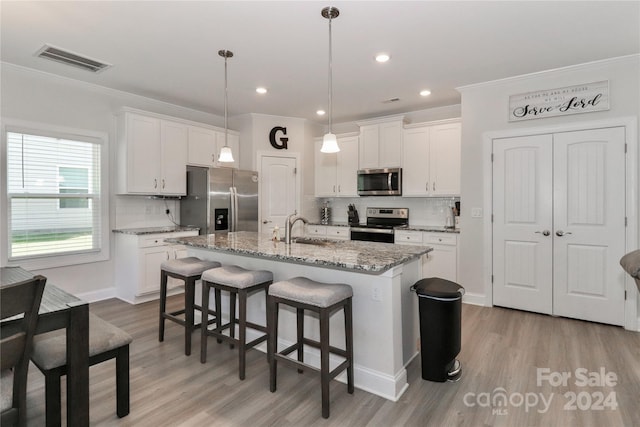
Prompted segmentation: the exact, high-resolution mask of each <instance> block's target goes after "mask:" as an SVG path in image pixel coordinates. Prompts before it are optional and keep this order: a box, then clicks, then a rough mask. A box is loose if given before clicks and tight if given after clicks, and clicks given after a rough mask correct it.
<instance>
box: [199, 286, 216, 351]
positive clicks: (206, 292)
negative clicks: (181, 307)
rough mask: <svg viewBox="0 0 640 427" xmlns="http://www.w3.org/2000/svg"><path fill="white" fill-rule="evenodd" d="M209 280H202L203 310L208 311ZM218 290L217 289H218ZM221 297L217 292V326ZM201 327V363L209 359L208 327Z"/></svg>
mask: <svg viewBox="0 0 640 427" xmlns="http://www.w3.org/2000/svg"><path fill="white" fill-rule="evenodd" d="M209 289H210V288H209V282H206V281H204V280H203V281H202V311H203V312H205V313H206V312H207V311H208V310H209ZM216 292H217V291H216ZM218 301H220V299H219V298H217V294H216V313H217V315H216V326H218V324H219V323H220V311H218V310H217V307H218V304H219V303H218ZM203 326H204V327H202V328H200V363H205V362H206V361H207V332H208V331H209V330H208V329H207V326H206V325H203Z"/></svg>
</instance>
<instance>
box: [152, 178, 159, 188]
mask: <svg viewBox="0 0 640 427" xmlns="http://www.w3.org/2000/svg"><path fill="white" fill-rule="evenodd" d="M153 188H158V180H157V179H156V178H153Z"/></svg>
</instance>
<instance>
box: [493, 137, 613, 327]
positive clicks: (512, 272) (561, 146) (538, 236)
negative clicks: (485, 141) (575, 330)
mask: <svg viewBox="0 0 640 427" xmlns="http://www.w3.org/2000/svg"><path fill="white" fill-rule="evenodd" d="M493 153H494V165H493V214H494V223H493V275H494V284H493V302H494V304H495V305H501V306H506V307H512V308H518V309H523V310H530V311H535V312H539V313H547V314H554V315H557V316H565V317H572V318H577V319H583V320H590V321H596V322H603V323H609V324H614V325H623V324H624V307H625V305H624V283H625V277H624V271H623V270H622V269H621V268H620V266H619V265H618V260H619V259H620V258H621V257H622V256H623V255H624V253H625V174H626V172H625V130H624V128H623V127H618V128H605V129H594V130H585V131H575V132H560V133H556V134H548V135H536V136H526V137H517V138H504V139H496V140H494V142H493Z"/></svg>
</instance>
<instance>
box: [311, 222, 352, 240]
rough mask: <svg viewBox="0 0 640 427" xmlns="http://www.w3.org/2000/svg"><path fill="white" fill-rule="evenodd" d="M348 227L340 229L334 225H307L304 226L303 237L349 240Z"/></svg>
mask: <svg viewBox="0 0 640 427" xmlns="http://www.w3.org/2000/svg"><path fill="white" fill-rule="evenodd" d="M350 230H351V229H350V228H349V227H341V226H335V225H316V224H307V225H306V226H305V235H306V236H308V237H313V238H327V239H335V240H349V239H351V232H350Z"/></svg>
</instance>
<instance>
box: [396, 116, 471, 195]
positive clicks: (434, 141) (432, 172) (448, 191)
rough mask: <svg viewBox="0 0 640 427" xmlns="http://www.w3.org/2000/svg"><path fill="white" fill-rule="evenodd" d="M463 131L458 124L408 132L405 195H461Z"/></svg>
mask: <svg viewBox="0 0 640 427" xmlns="http://www.w3.org/2000/svg"><path fill="white" fill-rule="evenodd" d="M460 129H461V125H460V122H459V121H456V122H451V123H443V124H436V125H431V126H429V125H424V126H417V127H411V128H407V129H405V130H404V139H403V144H404V145H403V156H402V157H403V158H402V195H403V196H406V197H412V196H413V197H425V196H438V197H441V196H457V195H459V194H460V172H461V170H460V144H461V137H460Z"/></svg>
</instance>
